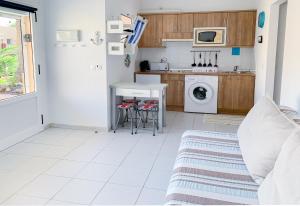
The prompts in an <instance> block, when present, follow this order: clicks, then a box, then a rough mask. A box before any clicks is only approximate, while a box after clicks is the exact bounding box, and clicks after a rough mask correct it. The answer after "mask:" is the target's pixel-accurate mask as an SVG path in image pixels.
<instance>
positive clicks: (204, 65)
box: [203, 52, 207, 67]
mask: <svg viewBox="0 0 300 206" xmlns="http://www.w3.org/2000/svg"><path fill="white" fill-rule="evenodd" d="M203 67H207V64H206V52H204V63H203Z"/></svg>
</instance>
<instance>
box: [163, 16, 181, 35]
mask: <svg viewBox="0 0 300 206" xmlns="http://www.w3.org/2000/svg"><path fill="white" fill-rule="evenodd" d="M173 32H178V15H177V14H164V15H163V33H164V34H165V33H173Z"/></svg>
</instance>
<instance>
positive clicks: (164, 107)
mask: <svg viewBox="0 0 300 206" xmlns="http://www.w3.org/2000/svg"><path fill="white" fill-rule="evenodd" d="M166 92H167V91H166V89H164V92H163V124H164V127H166V126H167V116H166V115H167V98H166V97H167V96H166Z"/></svg>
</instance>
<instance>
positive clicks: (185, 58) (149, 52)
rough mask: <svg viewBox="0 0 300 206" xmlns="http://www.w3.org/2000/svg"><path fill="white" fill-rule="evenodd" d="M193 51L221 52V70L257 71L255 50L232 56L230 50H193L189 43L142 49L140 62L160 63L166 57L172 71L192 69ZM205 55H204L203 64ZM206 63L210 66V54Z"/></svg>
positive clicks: (213, 62)
mask: <svg viewBox="0 0 300 206" xmlns="http://www.w3.org/2000/svg"><path fill="white" fill-rule="evenodd" d="M191 50H199V51H201V50H209V51H216V50H220V51H221V53H220V54H219V57H218V65H219V68H220V70H223V71H232V70H233V68H234V66H240V69H241V70H255V64H254V50H253V48H242V49H241V55H240V56H232V50H231V49H230V48H216V49H210V48H204V49H193V48H192V43H189V42H168V43H166V48H162V49H156V48H150V49H149V48H147V49H140V60H149V61H150V62H160V60H161V58H162V57H166V58H167V59H168V62H169V63H170V68H171V69H184V68H191V64H192V63H193V61H194V56H193V54H192V53H191ZM211 58H212V64H213V65H214V64H215V53H212V55H211ZM203 59H204V54H202V62H203ZM206 59H207V60H206V62H207V64H208V59H209V54H208V53H207V58H206ZM196 63H197V64H198V63H199V54H197V56H196Z"/></svg>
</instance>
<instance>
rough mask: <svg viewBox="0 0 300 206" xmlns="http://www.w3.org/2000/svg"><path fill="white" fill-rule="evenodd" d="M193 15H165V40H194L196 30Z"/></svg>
mask: <svg viewBox="0 0 300 206" xmlns="http://www.w3.org/2000/svg"><path fill="white" fill-rule="evenodd" d="M193 22H194V19H193V14H164V15H163V38H164V39H192V38H193V28H194V23H193Z"/></svg>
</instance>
